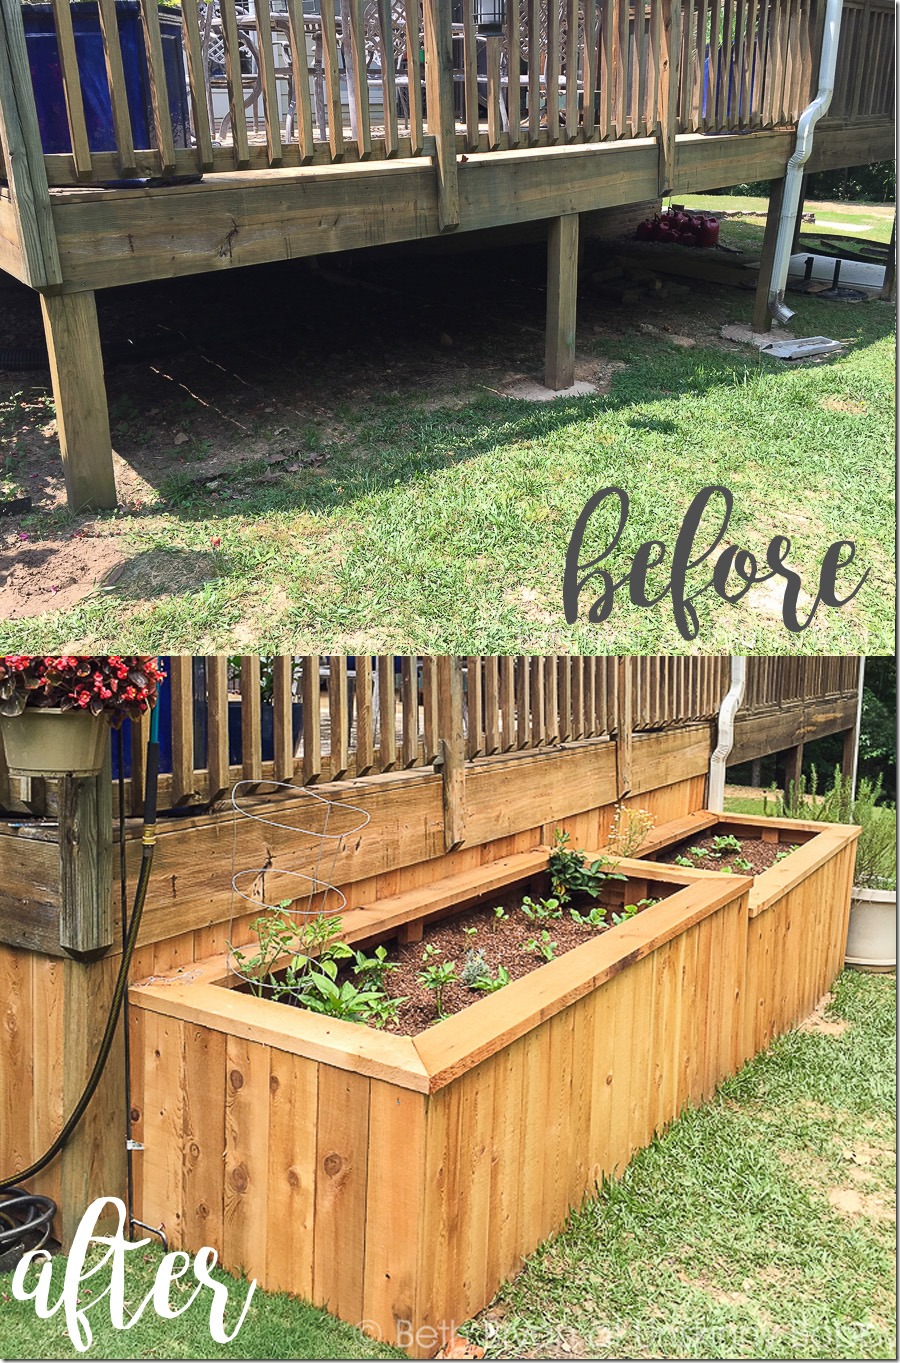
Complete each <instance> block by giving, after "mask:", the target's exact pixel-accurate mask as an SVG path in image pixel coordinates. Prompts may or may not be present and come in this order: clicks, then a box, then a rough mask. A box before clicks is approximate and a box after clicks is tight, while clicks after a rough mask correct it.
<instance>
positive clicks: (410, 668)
mask: <svg viewBox="0 0 900 1363" xmlns="http://www.w3.org/2000/svg"><path fill="white" fill-rule="evenodd" d="M418 662H419V660H418V658H401V660H400V712H401V737H400V754H401V758H402V761H403V765H404V767H414V766H415V765H416V762H417V761H418V758H419V678H418Z"/></svg>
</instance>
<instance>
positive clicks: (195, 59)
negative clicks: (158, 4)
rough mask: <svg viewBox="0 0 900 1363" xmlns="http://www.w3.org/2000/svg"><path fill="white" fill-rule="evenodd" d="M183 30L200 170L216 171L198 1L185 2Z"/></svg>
mask: <svg viewBox="0 0 900 1363" xmlns="http://www.w3.org/2000/svg"><path fill="white" fill-rule="evenodd" d="M58 2H59V0H58ZM181 29H182V34H183V41H184V54H185V62H186V65H187V74H188V87H189V89H190V95H191V122H192V127H193V130H194V141H195V142H196V144H197V146H196V157H197V169H198V170H199V171H207V170H212V167H213V149H212V136H211V134H210V129H209V105H208V103H207V97H206V71H205V68H204V65H203V50H202V46H201V42H200V16H199V13H198V10H197V0H182V5H181Z"/></svg>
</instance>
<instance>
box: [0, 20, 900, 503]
mask: <svg viewBox="0 0 900 1363" xmlns="http://www.w3.org/2000/svg"><path fill="white" fill-rule="evenodd" d="M239 3H240V5H241V8H237V7H236V0H219V2H218V9H217V11H216V12H217V13H218V14H219V15H220V22H221V42H222V44H223V52H224V60H225V75H224V76H214V75H213V74H212V73H213V71H214V70H218V69H219V68H218V67H214V66H211V65H210V63H209V60H208V54H207V57H203V51H201V48H202V44H201V34H200V29H199V27H198V24H199V20H198V11H197V5H196V0H185V3H184V4H183V6H182V16H181V22H182V32H181V41H182V43H183V48H184V52H185V54H186V66H185V70H186V72H187V76H186V77H185V80H186V82H187V83H186V85H185V90H184V92H183V93H184V98H185V107H187V101H188V96H189V103H190V111H191V112H190V117H189V119H188V122H187V125H185V126H182V127H181V128H180V131H179V129H178V128H177V127H176V126H175V125H174V124H173V120H172V113H171V108H170V103H169V101H168V96H167V93H166V78H165V74H164V72H163V69H162V67H163V63H162V58H161V55H160V51H161V49H160V18H159V16H158V14H157V12H156V10H155V8H154V6H153V5H152V4H149V3H142V5H141V13H142V21H143V25H144V37H145V48H146V58H147V63H148V68H149V71H150V76H151V82H150V84H151V93H152V113H153V117H152V119H151V120H150V124H151V125H152V126H151V127H150V130H149V132H146V131H145V132H144V134H143V137H142V136H141V134H140V130H137V129H135V128H133V127H132V126H131V122H130V117H129V111H128V99H127V88H126V85H125V76H124V74H123V72H122V69H121V60H119V56H118V49H117V45H115V44H112V45H110V43H109V42H108V41H107V37H106V35H107V33H108V31H112V25H114V23H115V11H114V0H101V8H100V14H101V20H102V27H103V35H104V44H105V51H106V56H107V67H108V74H107V79H108V83H109V91H110V98H111V107H112V114H113V122H114V125H115V139H116V145H115V148H114V149H113V150H100V151H97V150H94V149H93V148H92V147H91V146H90V145H89V138H88V134H87V131H86V124H85V111H84V98H83V91H82V88H81V82H80V75H79V69H78V65H77V62H76V61H75V59H74V47H73V46H72V42H71V41H70V40H71V18H70V15H69V10H68V4H67V3H66V0H54V14H55V25H56V34H57V40H58V44H59V50H60V53H61V55H62V58H63V60H62V67H63V84H64V91H65V97H66V108H67V118H68V129H69V132H68V137H69V143H70V147H71V150H70V151H69V152H59V151H54V152H52V153H50V154H45V152H44V144H43V142H42V134H41V131H40V127H39V117H38V108H37V103H36V99H35V95H34V92H33V90H32V85H31V76H30V70H29V57H28V46H27V41H26V36H25V32H24V29H23V23H22V12H21V9H20V0H0V20H2V29H3V37H4V47H5V56H4V58H3V60H2V61H0V152H2V158H3V165H4V166H5V168H6V175H7V184H6V188H5V189H4V188H0V268H2V269H3V270H5V271H7V272H8V273H10V274H12V275H14V276H15V277H16V278H18V279H20V280H22V281H23V282H25V283H27V284H29V285H31V286H32V287H33V288H35V289H37V290H39V291H40V293H41V296H42V306H43V309H44V321H45V329H46V334H47V340H48V346H49V350H50V358H51V368H52V371H53V378H54V387H55V395H56V399H57V407H58V411H59V416H60V444H61V452H62V455H63V459H64V462H65V465H66V474H67V486H68V494H69V501H70V504H71V505H72V506H73V507H75V508H80V507H91V506H93V507H111V506H114V505H115V504H116V490H115V483H114V479H113V472H112V459H111V452H110V436H109V424H108V418H107V415H106V410H105V401H104V394H103V385H102V358H101V354H100V346H99V335H98V331H97V321H96V311H95V305H94V297H93V295H94V292H95V291H96V290H98V289H104V288H110V287H115V286H117V285H121V284H133V283H139V282H143V281H147V280H152V279H165V278H173V277H178V276H180V275H185V274H193V273H200V272H209V271H215V270H229V269H234V268H237V267H242V266H247V265H255V264H260V263H264V262H267V261H274V260H290V259H294V258H299V257H304V256H312V255H319V254H322V253H327V252H333V251H344V250H351V249H353V250H357V249H361V248H364V247H368V246H377V245H383V244H387V243H400V242H405V241H417V240H420V239H422V238H426V237H435V236H439V235H442V234H446V233H448V232H452V233H456V234H467V233H475V232H478V231H482V230H484V229H488V228H496V227H503V226H507V225H514V224H524V223H534V222H538V221H546V222H547V223H548V225H549V224H553V223H556V224H557V225H558V228H557V229H553V231H550V232H549V239H550V246H551V249H550V251H549V253H548V317H547V330H548V345H547V379H548V383H549V384H550V386H552V387H554V388H558V389H563V388H566V387H567V386H569V385H570V384H571V382H572V377H573V373H574V331H575V326H574V324H575V298H576V288H575V284H576V282H577V261H578V226H579V218H580V215H581V214H584V213H589V212H592V211H594V210H598V209H604V208H613V207H620V206H623V205H628V204H637V203H643V202H646V201H648V200H649V201H652V200H658V199H659V198H660V197H661V196H663V195H668V194H676V195H677V194H682V193H689V192H702V191H704V190H712V189H717V188H723V187H727V186H729V185H732V184H736V183H740V182H742V181H752V180H771V181H772V182H773V183H774V185H775V187H776V192H777V188H778V186H779V184H780V181H781V179H782V178H783V176H784V172H785V167H786V165H787V161H788V159H789V157H790V155H791V153H792V151H793V148H794V140H795V128H796V123H797V119H798V117H799V114H800V112H801V111H802V110H803V108H805V107H806V105H807V104H808V103H809V101H810V99H811V98H812V97H813V96H814V94H815V90H816V85H817V80H818V63H819V49H820V46H821V32H822V25H823V22H824V0H725V3H722V0H684V3H682V0H645V2H644V3H643V4H642V5H635V4H634V3H633V2H632V3H629V0H529V2H528V3H527V4H524V3H517V4H508V5H507V7H506V18H505V26H504V32H503V35H502V37H486V38H483V37H480V36H479V34H478V33H477V31H476V29H475V23H474V17H473V13H472V12H471V11H470V9H469V7H468V6H463V7H462V11H461V13H462V17H461V18H460V15H459V14H458V13H457V11H456V9H455V8H454V5H453V4H452V0H426V3H425V4H424V7H423V8H422V9H421V10H420V8H419V5H418V3H417V0H408V3H406V2H404V3H402V4H401V3H399V0H397V3H395V4H394V5H388V4H383V5H380V6H378V7H377V15H376V18H375V19H372V17H371V16H370V17H369V18H368V19H367V21H366V23H365V24H364V23H363V18H362V5H361V3H360V0H344V3H343V5H342V6H341V12H342V13H343V14H344V19H345V21H346V22H344V21H342V20H341V19H340V18H337V19H336V18H335V15H333V14H332V13H331V5H330V4H327V3H326V5H325V6H324V8H323V9H322V13H321V15H320V16H318V17H317V16H310V15H308V14H304V13H303V11H302V8H301V7H300V6H298V4H297V3H296V0H283V3H284V6H285V8H284V12H283V13H281V12H280V11H278V12H276V11H275V10H274V9H273V12H272V14H270V15H267V11H265V10H262V9H259V8H257V10H256V13H255V17H254V16H253V14H252V13H250V12H249V11H247V12H245V0H239ZM274 3H282V0H273V4H274ZM332 3H333V0H332ZM367 13H368V11H367ZM336 25H337V26H336ZM367 25H368V26H367ZM373 25H374V27H373ZM893 30H894V11H893V7H892V6H891V5H890V4H889V3H887V0H846V2H845V5H844V17H843V23H842V38H841V46H840V51H839V66H838V77H837V85H836V90H835V96H834V99H833V101H832V107H831V110H830V113H829V118H828V119H827V120H825V121H824V122H823V123H822V124H821V125H820V126H819V128H818V129H817V132H816V137H815V144H814V150H813V154H812V159H811V161H810V162H809V165H808V169H809V170H810V171H813V170H824V169H833V168H841V167H845V166H852V165H858V164H864V163H868V162H872V161H877V160H884V159H888V158H890V157H891V156H892V155H893V147H894V132H893V120H894V111H893V88H894V85H893V70H894V56H893ZM250 37H252V38H253V40H254V41H255V42H256V43H257V47H256V48H255V49H254V50H255V51H257V52H258V54H259V55H258V56H257V58H256V68H254V69H255V75H254V74H253V71H251V74H250V75H249V76H248V74H247V71H246V69H243V70H242V64H243V68H246V66H247V60H246V54H247V50H248V49H247V42H248V39H249V38H250ZM288 49H290V51H291V52H292V54H293V57H292V61H291V62H290V63H288V64H287V65H285V64H284V63H282V64H281V65H279V63H278V61H277V60H276V59H275V58H276V56H277V54H278V53H279V51H283V52H287V51H288ZM203 50H205V49H203ZM419 52H421V53H423V54H424V59H423V60H422V61H421V63H420V62H419V60H418V53H419ZM310 53H313V57H310ZM238 54H240V57H241V60H240V61H238V59H237V58H238ZM273 54H275V55H273ZM304 54H306V56H305V57H304ZM316 54H317V55H316ZM310 61H312V66H310V65H309V63H310ZM304 67H307V74H308V79H307V80H306V81H304V80H303V79H301V80H299V81H294V79H293V75H292V72H293V71H299V70H302V69H303V68H304ZM416 68H418V70H419V78H418V79H416V78H415V74H414V73H415V70H416ZM411 70H412V72H413V75H410V71H411ZM361 71H365V72H366V79H362V78H361V77H360V74H359V73H360V72H361ZM373 73H374V74H373ZM254 81H255V84H254ZM217 82H218V84H219V85H222V86H223V88H224V89H225V91H226V92H227V95H228V110H229V112H228V114H227V116H225V117H217V115H216V106H215V90H214V89H213V86H214V85H216V84H217ZM188 87H189V88H188ZM248 89H249V94H248ZM404 91H405V93H404ZM289 101H293V102H292V103H291V104H290V110H291V111H290V112H289V113H285V109H286V108H287V107H288V103H289ZM210 110H212V114H211V113H210ZM176 133H177V134H178V135H177V136H176ZM141 140H144V141H147V142H150V143H151V144H152V145H149V146H146V147H141V146H140V145H139V142H140V141H141ZM179 141H180V142H181V143H183V144H184V145H178V143H179ZM0 173H2V167H0ZM188 180H190V181H192V182H191V183H187V182H186V181H188ZM564 222H566V223H567V225H566V226H565V227H563V226H562V224H563V223H564ZM765 283H766V281H765V280H761V284H760V287H761V288H762V287H763V286H764V284H765Z"/></svg>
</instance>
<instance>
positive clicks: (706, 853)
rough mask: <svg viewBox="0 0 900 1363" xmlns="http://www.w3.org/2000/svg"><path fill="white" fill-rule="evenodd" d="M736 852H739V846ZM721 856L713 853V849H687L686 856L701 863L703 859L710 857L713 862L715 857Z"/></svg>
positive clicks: (719, 853) (715, 852)
mask: <svg viewBox="0 0 900 1363" xmlns="http://www.w3.org/2000/svg"><path fill="white" fill-rule="evenodd" d="M738 851H740V844H738ZM721 855H722V853H721V852H717V851H715V849H713V848H710V847H689V848H688V856H689V857H693V858H694V860H695V861H702V860H703V859H704V857H712V858H713V860H715V858H716V857H720V856H721Z"/></svg>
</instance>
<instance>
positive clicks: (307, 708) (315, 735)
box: [302, 7, 327, 786]
mask: <svg viewBox="0 0 900 1363" xmlns="http://www.w3.org/2000/svg"><path fill="white" fill-rule="evenodd" d="M326 8H327V7H326ZM302 687H303V766H302V771H303V784H304V785H305V786H308V785H312V783H313V782H314V781H317V780H318V779H319V777H320V776H321V774H322V711H321V708H320V705H321V701H320V698H319V690H320V687H319V655H318V653H309V654H307V655H306V657H305V658H304V659H303V675H302Z"/></svg>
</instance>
